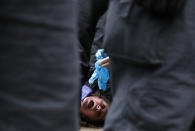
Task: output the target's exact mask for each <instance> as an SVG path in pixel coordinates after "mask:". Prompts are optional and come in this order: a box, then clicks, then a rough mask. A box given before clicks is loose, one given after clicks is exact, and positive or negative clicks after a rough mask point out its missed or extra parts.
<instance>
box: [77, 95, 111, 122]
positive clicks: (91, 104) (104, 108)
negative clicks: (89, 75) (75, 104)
mask: <svg viewBox="0 0 195 131" xmlns="http://www.w3.org/2000/svg"><path fill="white" fill-rule="evenodd" d="M108 109H109V105H108V104H107V103H106V102H105V101H104V100H103V99H101V98H99V97H97V96H89V97H86V98H85V99H84V100H83V101H81V107H80V112H81V114H82V115H83V116H84V117H85V118H87V119H89V120H91V121H103V120H104V119H105V116H106V114H107V112H108Z"/></svg>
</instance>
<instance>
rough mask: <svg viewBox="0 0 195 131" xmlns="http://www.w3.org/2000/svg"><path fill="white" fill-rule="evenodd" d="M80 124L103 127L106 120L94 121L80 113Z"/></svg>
mask: <svg viewBox="0 0 195 131" xmlns="http://www.w3.org/2000/svg"><path fill="white" fill-rule="evenodd" d="M80 124H81V126H86V127H102V126H104V121H92V120H89V119H87V118H86V117H84V116H83V115H82V114H81V113H80Z"/></svg>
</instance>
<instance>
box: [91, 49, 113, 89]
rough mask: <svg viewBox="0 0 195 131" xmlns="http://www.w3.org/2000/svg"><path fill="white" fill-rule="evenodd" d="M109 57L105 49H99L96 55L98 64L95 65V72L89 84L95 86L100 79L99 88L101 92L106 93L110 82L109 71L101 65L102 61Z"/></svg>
mask: <svg viewBox="0 0 195 131" xmlns="http://www.w3.org/2000/svg"><path fill="white" fill-rule="evenodd" d="M106 57H107V55H106V53H104V49H99V50H98V51H97V53H96V59H97V62H96V63H95V71H94V72H93V74H92V76H91V78H90V79H89V84H93V83H94V81H95V80H96V79H98V87H99V89H100V90H103V91H106V89H107V88H106V85H107V82H108V80H109V71H108V69H106V68H104V67H102V66H101V65H100V61H101V60H102V59H104V58H106Z"/></svg>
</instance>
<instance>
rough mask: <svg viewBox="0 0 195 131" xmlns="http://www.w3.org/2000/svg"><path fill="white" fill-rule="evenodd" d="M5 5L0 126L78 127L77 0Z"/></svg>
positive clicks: (63, 130)
mask: <svg viewBox="0 0 195 131" xmlns="http://www.w3.org/2000/svg"><path fill="white" fill-rule="evenodd" d="M0 7H1V9H0V10H1V12H0V18H1V20H0V30H1V31H0V63H1V64H0V74H1V75H0V81H1V86H0V131H77V130H78V129H79V102H80V98H79V96H80V95H79V93H80V92H79V62H78V60H79V56H78V49H77V48H78V47H77V40H76V37H77V36H76V34H77V29H76V24H77V22H76V9H77V8H76V1H75V0H60V1H58V0H57V1H56V0H47V1H42V0H2V1H1V2H0Z"/></svg>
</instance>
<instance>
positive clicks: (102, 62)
mask: <svg viewBox="0 0 195 131" xmlns="http://www.w3.org/2000/svg"><path fill="white" fill-rule="evenodd" d="M106 63H109V57H106V58H104V59H102V60H101V61H100V65H104V64H106Z"/></svg>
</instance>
